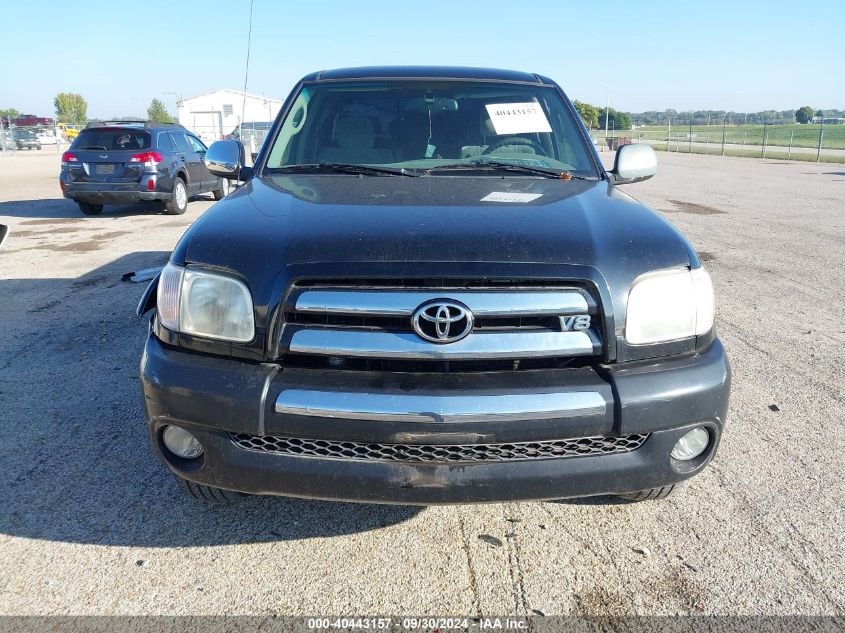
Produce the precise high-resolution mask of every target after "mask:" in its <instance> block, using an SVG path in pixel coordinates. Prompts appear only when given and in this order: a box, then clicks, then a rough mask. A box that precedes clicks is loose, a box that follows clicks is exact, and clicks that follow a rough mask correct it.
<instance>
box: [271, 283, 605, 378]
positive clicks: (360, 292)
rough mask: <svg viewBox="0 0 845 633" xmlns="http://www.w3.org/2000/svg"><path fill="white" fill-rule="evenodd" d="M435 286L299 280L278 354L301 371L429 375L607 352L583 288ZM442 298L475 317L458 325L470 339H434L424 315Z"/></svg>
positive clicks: (540, 364)
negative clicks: (383, 369)
mask: <svg viewBox="0 0 845 633" xmlns="http://www.w3.org/2000/svg"><path fill="white" fill-rule="evenodd" d="M434 281H437V283H432V281H429V283H424V282H423V280H414V281H412V282H409V281H408V280H392V281H391V280H385V282H384V283H380V284H376V283H361V282H359V283H358V284H357V285H356V284H353V283H347V284H342V283H338V282H336V281H335V282H326V283H320V282H315V281H309V282H298V283H297V284H296V285H294V286H293V287H292V288H291V291H290V292H289V293H288V294H287V297H286V299H285V302H284V308H283V310H284V321H283V323H284V325H283V328H282V332H281V338H280V341H279V343H280V345H279V351H280V353H281V354H282V355H284V356H285V357H286V363H287V362H290V363H292V364H293V365H295V366H303V367H309V366H310V367H325V368H328V369H346V370H356V369H358V370H361V369H363V370H369V371H372V370H376V369H378V368H381V365H382V364H385V365H389V369H386V370H387V371H422V372H425V371H433V372H443V371H445V372H456V371H458V372H459V371H493V370H495V371H503V370H517V369H527V368H538V369H539V368H559V367H564V366H567V365H568V364H569V363H572V362H573V361H575V362H580V360H581V359H584V360H586V359H588V358H589V357H595V356H596V355H598V354H600V353H601V352H602V349H603V341H602V328H601V322H602V317H601V310H600V309H599V306H598V304H597V302H596V299H595V297H594V295H593V294H592V293H591V292H590V291H589V290H588V289H587V288H586V287H584V286H578V285H573V284H565V285H558V284H553V283H548V282H546V283H543V284H539V283H538V284H526V283H525V282H520V281H510V282H509V281H502V282H501V283H495V282H491V281H489V280H487V281H485V282H484V283H478V282H472V280H461V281H460V282H452V283H447V282H446V280H434ZM388 282H389V283H388ZM439 301H443V302H453V303H452V305H453V306H454V305H456V304H455V303H454V302H457V305H458V306H462V307H463V308H464V309H465V310H466V313H467V314H470V313H471V315H472V316H471V317H466V318H464V319H463V320H461V319H462V317H457V320H456V325H454V326H451V327H454V328H455V329H456V330H458V331H460V330H461V328H462V327H464V326H466V328H468V330H467V329H464V330H463V332H464V338H460V335H458V336H457V337H456V338H457V339H458V340H456V341H452V342H449V343H445V342H442V341H437V340H435V338H436V337H435V329H434V328H435V326H434V325H433V324H432V323H430V322H429V321H431V320H432V319H431V316H432V315H433V313H432V314H429V315H428V316H426V317H425V319H423V318H421V317H420V316H419V314H418V313H417V311H418V310H423V309H424V306H426V305H429V304H437V302H439ZM415 314H416V315H417V316H415ZM446 316H447V318H448V317H449V316H450V314H449V313H448V312H447V313H446ZM473 317H474V318H473ZM583 321H586V322H587V325H586V326H585V325H584V324H583ZM438 327H439V326H438ZM449 327H450V326H447V327H446V332H445V333H443V332H438V336H440V335H441V334H445V337H446V338H448V331H449ZM429 330H431V331H429ZM309 358H310V359H313V360H309ZM374 363H375V364H376V365H377V366H378V367H377V368H376V369H374V368H373V367H371V366H372V365H373V364H374Z"/></svg>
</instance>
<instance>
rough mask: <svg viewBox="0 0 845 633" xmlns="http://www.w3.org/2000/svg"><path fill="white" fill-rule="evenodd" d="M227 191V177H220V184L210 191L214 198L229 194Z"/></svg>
mask: <svg viewBox="0 0 845 633" xmlns="http://www.w3.org/2000/svg"><path fill="white" fill-rule="evenodd" d="M229 191H231V186H230V184H229V180H228V179H227V178H221V179H220V186H219V187H218V188H217V189H215V190H214V191H212V192H211V193H212V194H213V195H214V199H215V200H222V199H223V198H225V197H226V196H228V195H229Z"/></svg>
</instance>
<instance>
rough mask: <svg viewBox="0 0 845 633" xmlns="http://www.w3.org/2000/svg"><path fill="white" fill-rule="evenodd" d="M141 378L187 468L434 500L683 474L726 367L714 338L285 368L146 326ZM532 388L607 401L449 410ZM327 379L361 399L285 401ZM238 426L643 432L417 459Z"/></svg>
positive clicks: (245, 487) (509, 434)
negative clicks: (366, 368)
mask: <svg viewBox="0 0 845 633" xmlns="http://www.w3.org/2000/svg"><path fill="white" fill-rule="evenodd" d="M141 382H142V386H143V391H144V400H145V406H146V409H147V415H148V418H149V421H150V434H151V440H152V446H153V450H154V451H155V453H156V454H157V455H158V456H159V457H160V458H161V459H162V460H163V461H164V463H165V464H166V465H167V466H168V468H169V469H170V470H171V471H172V472H173V473H174V474H175V475H177V476H179V477H183V478H185V479H190V480H192V481H195V482H198V483H202V484H207V485H211V486H217V487H220V488H226V489H229V490H238V491H242V492H248V493H254V494H278V495H288V496H296V497H310V498H319V499H334V500H344V501H365V502H375V503H406V504H421V505H429V504H439V503H473V502H492V501H506V500H528V499H560V498H566V497H579V496H589V495H600V494H612V493H624V492H633V491H637V490H645V489H648V488H655V487H659V486H666V485H669V484H672V483H677V482H680V481H683V480H684V479H687V478H689V477H691V476H693V475H694V474H696V473H697V472H699V471H700V470H701V469H702V468H703V467H704V466H705V465H706V464H707V463H708V462H709V461H710V459H712V457H713V455H714V453H715V451H716V449H717V447H718V444H719V440H720V438H721V433H722V429H723V426H724V421H725V417H726V412H727V406H728V393H729V389H730V369H729V366H728V362H727V358H726V356H725V353H724V349H723V348H722V345H721V343H720V342H719V341H718V340H716V341H715V342H714V343H713V345H712V346H711V347H710V348H709V349H708V350H706V351H705V352H703V353H701V354H696V355H692V356H687V357H683V358H672V359H660V360H654V361H650V362H640V363H626V364H624V365H616V366H610V365H608V366H605V367H603V368H598V369H593V368H589V367H586V368H577V369H564V370H544V371H536V372H535V371H520V372H491V373H487V374H438V375H428V374H419V375H415V374H387V373H379V372H350V371H315V370H301V369H285V368H281V367H279V366H277V365H273V364H256V363H248V362H241V361H236V360H227V359H220V358H215V357H210V356H204V355H199V354H193V353H189V352H185V351H181V350H178V349H174V348H170V347H166V346H164V345H163V344H162V343H161V342H160V341H159V340H158V339H157V338H156V337H155V336H154V335H150V337H149V339H148V341H147V345H146V348H145V351H144V355H143V358H142V361H141ZM529 390H530V392H531V393H535V394H536V393H544V392H546V393H551V392H554V391H557V392H559V393H563V394H564V395H567V394H568V395H573V394H575V393H579V394H584V393H589V394H593V395H594V397H598V398H599V399H601V400H603V401H604V403H605V405H604V406H603V407H596V406H595V403H594V402H587V405H588V406H585V407H584V408H582V409H577V408H576V409H572V410H569V411H560V412H554V413H553V414H550V413H549V412H546V413H543V412H541V411H535V412H532V411H533V410H532V409H531V405H530V402H529V401H528V399H527V400H526V407H525V410H526V411H528V412H529V413H526V414H525V415H523V416H521V419H518V418H519V417H520V416H514V415H513V412H512V411H511V412H509V413H507V414H504V415H490V413H491V412H486V413H483V414H482V415H480V416H479V417H472V416H466V415H457V416H452V415H450V413H449V412H450V411H452V409H450V408H449V407H452V408H458V409H460V406H464V405H466V404H467V403H468V402H471V401H472V400H473V398H474V399H475V400H476V401H478V402H497V403H499V402H505V403H507V402H508V400H507V399H502V396H503V395H505V396H507V395H508V394H515V395H520V394H525V393H528V391H529ZM327 392H334V393H335V394H345V395H346V396H349V397H348V398H341V399H340V400H339V402H345V403H349V402H352V403H354V404H355V405H356V406H354V407H351V408H350V407H349V406H345V407H343V406H342V407H340V408H339V409H337V410H330V411H325V410H322V411H316V410H314V409H313V408H311V407H310V406H305V405H303V406H302V407H299V408H297V407H296V406H291V404H290V402H289V401H288V400H286V398H288V396H286V395H285V394H298V395H299V396H300V397H301V395H302V394H303V393H312V394H313V393H327ZM362 394H364V395H365V396H367V395H369V396H373V395H374V394H378V395H383V396H384V398H383V400H381V401H383V402H394V403H395V402H400V403H403V404H405V403H407V402H413V401H414V399H413V398H414V396H421V398H420V400H426V399H430V400H431V402H432V403H433V404H432V406H431V407H430V408H429V411H428V412H414V411H408V412H406V413H407V415H403V414H402V413H401V412H397V411H390V412H389V415H388V414H382V415H378V414H374V413H375V412H374V411H372V410H362V409H366V407H362V406H361V403H362V402H370V401H375V402H379V401H380V400H379V399H378V398H375V399H374V398H372V397H371V398H370V399H369V400H367V398H362V397H361V396H362ZM422 396H424V397H422ZM564 400H566V401H569V400H571V399H567V398H565V399H564ZM277 401H278V404H277ZM573 401H574V400H573ZM456 403H459V404H456ZM582 404H583V403H582ZM306 405H307V403H306ZM479 407H480V408H482V409H483V406H482V405H479ZM458 413H462V414H463V413H466V412H465V411H458ZM168 424H178V425H179V426H182V427H184V428H187V429H190V431H191V432H192V433H194V435H195V436H196V437H197V438H198V439H199V441H200V442H201V443H202V445H203V448H204V449H205V452H204V454H203V455H202V457H200V458H198V459H196V460H192V461H185V460H181V459H179V458H177V457H175V456H174V455H172V454H171V453H169V452H168V451H167V450H166V449H165V448H164V447H163V445H162V443H161V431H162V430H163V428H164V426H166V425H168ZM697 425H704V426H706V427H707V429H708V431H709V432H710V435H711V443H710V445H709V447H708V449H707V451H706V452H705V453H704V454H703V455H702V456H700V457H699V458H696V459H695V460H692V461H691V462H686V463H682V462H676V461H675V460H672V459H671V458H670V457H669V453H670V452H671V450H672V447H673V446H674V444H675V442H676V441H677V440H678V439H679V438H680V437H681V436H682V435H683V434H684V433H685V432H686V431H688V430H689V429H690V428H692V427H694V426H697ZM230 433H245V434H251V435H254V436H259V437H261V436H269V435H273V436H285V437H293V438H316V439H325V440H336V441H349V442H357V443H367V442H372V443H387V444H391V443H394V444H395V443H402V444H410V445H414V444H418V445H424V444H440V445H443V444H473V443H488V444H503V443H509V442H543V441H548V440H556V439H568V438H577V437H594V436H602V437H618V436H627V435H632V434H646V433H647V434H649V437H648V439H647V440H646V441H645V442H644V443H643V444H642V445H641V446H640V447H639V448H637V449H635V450H631V451H629V452H621V453H612V454H599V455H590V456H574V457H548V458H538V459H524V460H513V461H483V462H411V461H385V460H380V459H360V458H343V457H321V456H313V455H308V456H303V455H291V454H277V453H262V452H257V451H253V450H247V449H244V448H241V447H240V446H238V445H237V444H235V443H234V442H233V441H232V439H231V437H230Z"/></svg>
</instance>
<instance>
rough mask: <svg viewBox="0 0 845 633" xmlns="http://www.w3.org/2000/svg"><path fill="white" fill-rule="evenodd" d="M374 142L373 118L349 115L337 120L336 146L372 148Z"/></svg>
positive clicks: (343, 147)
mask: <svg viewBox="0 0 845 633" xmlns="http://www.w3.org/2000/svg"><path fill="white" fill-rule="evenodd" d="M375 142H376V135H375V130H373V120H372V119H370V118H368V117H365V116H349V117H344V118H342V119H340V120H339V121H338V122H337V146H338V147H340V148H342V149H372V148H373V146H374V145H375Z"/></svg>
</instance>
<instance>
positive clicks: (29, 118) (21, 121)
mask: <svg viewBox="0 0 845 633" xmlns="http://www.w3.org/2000/svg"><path fill="white" fill-rule="evenodd" d="M53 123H54V121H53V119H51V118H50V117H46V116H35V115H34V114H24V115H22V116H19V117H18V118H17V119H13V120H12V125H16V126H18V127H28V126H33V125H48V126H52V125H53Z"/></svg>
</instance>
